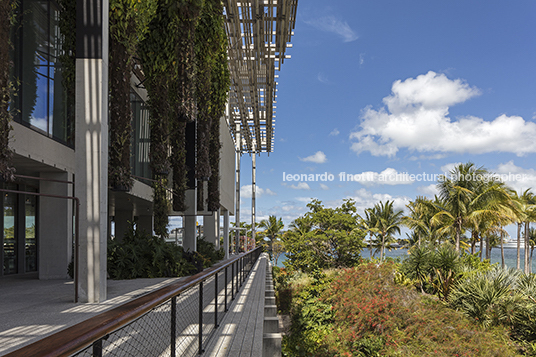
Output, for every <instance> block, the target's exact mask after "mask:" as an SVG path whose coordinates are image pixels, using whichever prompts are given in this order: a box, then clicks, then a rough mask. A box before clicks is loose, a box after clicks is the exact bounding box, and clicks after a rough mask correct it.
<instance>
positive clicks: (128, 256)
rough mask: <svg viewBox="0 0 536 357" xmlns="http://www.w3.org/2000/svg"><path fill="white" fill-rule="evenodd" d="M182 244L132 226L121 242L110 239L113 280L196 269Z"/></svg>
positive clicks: (155, 275) (109, 247)
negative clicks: (185, 254) (186, 255)
mask: <svg viewBox="0 0 536 357" xmlns="http://www.w3.org/2000/svg"><path fill="white" fill-rule="evenodd" d="M183 254H184V253H183V250H182V248H181V247H179V246H176V245H174V244H168V243H166V242H165V240H164V239H162V238H160V237H156V236H151V235H149V234H147V233H146V232H141V231H139V230H134V228H133V226H131V227H130V228H129V229H128V231H127V232H126V233H125V236H124V237H123V239H122V240H121V241H119V240H118V239H110V240H108V275H109V276H110V278H111V279H136V278H158V277H176V276H185V275H190V274H191V273H192V272H195V267H194V265H193V264H191V263H189V262H188V261H187V260H186V259H185V258H184V257H183Z"/></svg>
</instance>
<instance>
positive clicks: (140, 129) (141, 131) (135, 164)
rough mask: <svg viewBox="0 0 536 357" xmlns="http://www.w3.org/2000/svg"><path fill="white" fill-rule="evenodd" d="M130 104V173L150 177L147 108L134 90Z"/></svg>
mask: <svg viewBox="0 0 536 357" xmlns="http://www.w3.org/2000/svg"><path fill="white" fill-rule="evenodd" d="M130 103H131V105H132V126H133V128H132V129H133V132H132V146H131V153H132V155H131V157H130V166H131V167H132V174H133V175H136V176H140V177H145V178H151V170H150V167H149V142H150V130H149V108H147V105H146V104H145V102H144V101H143V100H142V99H141V98H140V97H139V96H138V95H137V94H136V93H134V92H131V94H130Z"/></svg>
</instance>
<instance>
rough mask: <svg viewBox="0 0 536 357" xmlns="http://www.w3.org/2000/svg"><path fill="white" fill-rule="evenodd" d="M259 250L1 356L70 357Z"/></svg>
mask: <svg viewBox="0 0 536 357" xmlns="http://www.w3.org/2000/svg"><path fill="white" fill-rule="evenodd" d="M260 250H262V247H258V248H256V249H254V250H251V251H249V252H246V253H242V254H241V255H239V256H237V257H235V258H232V259H230V260H228V261H225V262H221V263H218V264H215V265H214V266H212V267H210V268H207V269H205V270H204V271H202V272H200V273H198V274H195V275H192V276H190V277H188V278H186V279H185V280H183V281H180V282H176V283H171V284H169V285H167V286H164V287H162V288H160V289H158V290H155V291H153V292H151V293H148V294H146V295H143V296H141V297H139V298H136V299H134V300H132V301H129V302H127V303H125V304H123V305H120V306H118V307H115V308H113V309H111V310H108V311H105V312H103V313H101V314H99V315H97V316H94V317H92V318H90V319H88V320H85V321H83V322H81V323H78V324H76V325H74V326H71V327H68V328H66V329H65V330H62V331H59V332H57V333H55V334H53V335H50V336H48V337H45V338H43V339H41V340H39V341H36V342H34V343H32V344H30V345H28V346H25V347H22V348H20V349H18V350H16V351H14V352H12V353H10V354H7V355H6V356H5V357H15V356H70V355H72V354H74V353H76V352H78V351H80V350H82V349H84V348H87V347H88V346H90V345H91V344H93V343H94V342H96V341H98V340H100V339H102V338H105V336H106V335H108V334H110V333H112V332H114V331H116V330H118V329H120V328H122V327H123V326H125V325H127V324H129V323H130V322H132V321H134V320H135V319H137V318H138V317H140V316H142V315H144V314H145V313H147V312H149V311H150V310H152V309H153V308H155V307H156V306H158V305H160V304H162V303H164V302H166V301H169V300H171V299H173V298H175V297H176V296H178V295H179V294H181V293H182V292H184V291H186V290H188V289H189V288H192V287H194V286H196V285H197V284H200V283H202V282H204V281H205V280H207V279H209V278H210V277H212V276H214V275H216V274H218V273H219V272H221V271H222V270H224V269H225V272H226V273H227V270H226V268H227V267H229V266H231V267H232V269H234V265H235V263H237V264H239V265H240V266H241V268H242V269H241V270H243V266H244V264H240V262H241V261H243V260H244V258H246V257H247V258H248V259H249V258H252V257H254V255H257V257H258V256H259V255H260ZM251 262H253V261H251ZM237 270H238V266H237ZM238 276H239V272H238V271H237V279H238ZM240 278H241V281H243V279H244V276H243V275H242V276H240ZM233 282H234V279H233ZM237 285H238V281H237ZM237 288H238V286H237ZM225 293H226V296H227V290H225ZM234 293H235V292H234V285H233V287H232V295H233V298H234ZM225 300H226V301H225V305H226V307H227V298H226V299H225Z"/></svg>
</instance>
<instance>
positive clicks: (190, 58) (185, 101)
mask: <svg viewBox="0 0 536 357" xmlns="http://www.w3.org/2000/svg"><path fill="white" fill-rule="evenodd" d="M202 6H203V1H201V0H185V1H181V2H180V3H179V6H178V13H177V18H176V30H177V32H176V36H177V37H176V40H175V45H176V46H175V49H174V55H175V56H174V59H173V63H174V66H173V73H174V80H173V82H172V84H171V87H170V88H171V89H170V96H169V100H170V103H171V106H172V112H173V115H172V117H171V121H172V125H171V127H172V139H171V145H172V149H171V152H172V160H171V163H172V168H173V192H174V196H173V209H174V210H175V211H185V210H186V208H187V207H186V203H185V191H186V189H187V173H188V170H189V169H190V170H196V167H192V168H188V167H187V166H186V147H185V142H186V137H185V133H186V123H188V122H192V121H194V120H196V114H197V113H196V105H195V103H196V99H195V79H196V78H195V72H194V70H195V68H194V63H195V47H194V45H195V31H196V24H197V22H198V18H199V12H200V11H201V8H202Z"/></svg>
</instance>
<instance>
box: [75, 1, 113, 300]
mask: <svg viewBox="0 0 536 357" xmlns="http://www.w3.org/2000/svg"><path fill="white" fill-rule="evenodd" d="M76 6H77V18H76V57H77V58H76V136H75V143H76V148H75V159H76V166H75V181H76V182H75V196H77V197H78V198H79V199H80V202H81V205H80V240H79V242H78V246H79V260H78V262H77V263H78V268H79V269H78V284H77V286H78V295H79V301H80V302H100V301H103V300H106V238H107V220H108V219H107V217H108V12H109V5H108V0H84V1H77V2H76Z"/></svg>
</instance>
